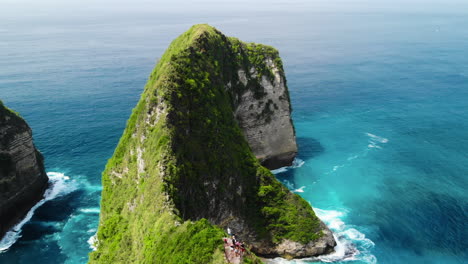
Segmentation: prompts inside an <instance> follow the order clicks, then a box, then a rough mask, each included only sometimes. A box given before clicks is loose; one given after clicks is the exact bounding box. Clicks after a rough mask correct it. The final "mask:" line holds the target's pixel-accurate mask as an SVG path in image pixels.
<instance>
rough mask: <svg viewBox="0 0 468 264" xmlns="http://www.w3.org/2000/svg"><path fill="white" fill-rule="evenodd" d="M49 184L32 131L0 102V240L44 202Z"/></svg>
mask: <svg viewBox="0 0 468 264" xmlns="http://www.w3.org/2000/svg"><path fill="white" fill-rule="evenodd" d="M47 182H48V178H47V175H46V173H45V170H44V164H43V157H42V155H41V153H39V151H38V150H37V149H36V148H35V146H34V144H33V139H32V132H31V128H30V127H29V126H28V125H27V124H26V122H25V121H24V120H23V119H22V118H21V117H20V116H19V115H17V114H16V113H15V112H13V111H12V110H10V109H8V108H6V107H5V106H4V105H3V103H2V102H1V101H0V238H1V237H2V236H3V235H4V234H5V233H6V232H7V231H8V229H10V228H11V227H13V226H14V225H15V224H16V223H18V222H19V221H20V219H22V218H23V217H24V216H25V215H26V213H27V212H28V211H29V209H30V208H31V207H32V206H34V204H35V203H37V202H38V201H39V200H41V199H42V197H43V194H44V191H45V190H46V188H47Z"/></svg>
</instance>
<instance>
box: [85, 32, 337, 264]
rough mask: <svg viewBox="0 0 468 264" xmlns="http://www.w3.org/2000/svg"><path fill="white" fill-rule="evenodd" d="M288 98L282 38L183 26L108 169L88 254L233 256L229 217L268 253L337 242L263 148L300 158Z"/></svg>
mask: <svg viewBox="0 0 468 264" xmlns="http://www.w3.org/2000/svg"><path fill="white" fill-rule="evenodd" d="M289 108H290V105H289V96H288V95H287V88H286V83H285V78H284V73H283V69H282V64H281V59H280V58H279V56H278V52H277V51H276V50H275V49H274V48H272V47H269V46H265V45H259V44H253V43H250V44H248V43H243V42H241V41H239V40H237V39H235V38H228V37H226V36H224V35H223V34H222V33H221V32H219V31H218V30H216V29H215V28H213V27H210V26H208V25H196V26H193V27H192V28H191V29H190V30H188V31H187V32H185V33H184V34H182V35H181V36H179V37H178V38H177V39H176V40H174V41H173V42H172V43H171V45H170V46H169V48H168V49H167V51H166V52H165V54H164V55H163V56H162V58H161V60H160V61H159V63H158V65H157V66H156V68H155V70H154V71H153V72H152V74H151V76H150V78H149V80H148V83H147V85H146V86H145V89H144V91H143V94H142V95H141V99H140V101H139V102H138V104H137V106H136V107H135V108H134V109H133V112H132V114H131V116H130V119H129V120H128V122H127V127H126V129H125V131H124V133H123V135H122V137H121V139H120V142H119V144H118V146H117V148H116V150H115V152H114V155H113V157H112V158H111V159H110V160H109V161H108V163H107V165H106V169H105V170H104V172H103V177H102V182H103V191H102V201H101V214H100V223H99V229H98V234H97V241H98V243H97V245H96V246H97V250H96V251H95V252H93V253H92V254H91V256H90V262H91V263H224V262H225V260H224V254H223V252H222V251H223V246H222V241H221V238H222V237H223V236H224V235H226V234H225V232H224V231H223V230H222V229H221V228H227V227H229V228H231V230H233V231H234V232H235V233H236V234H237V235H238V236H239V237H240V238H241V239H243V240H245V241H246V242H247V244H248V245H249V248H250V249H251V250H252V251H253V252H254V253H256V254H258V255H262V256H284V257H306V256H313V255H318V254H325V253H329V252H331V251H333V247H334V246H335V241H334V239H333V236H332V234H331V232H330V230H328V228H327V227H326V226H325V225H324V224H323V223H322V222H321V221H320V220H319V219H318V218H317V217H316V215H315V213H314V212H313V210H312V208H311V206H310V205H309V203H307V202H306V201H305V200H304V199H302V198H301V197H300V196H298V195H297V194H294V193H292V192H290V191H289V190H288V189H287V188H286V187H284V186H283V185H282V184H281V183H280V182H278V181H277V180H276V178H275V177H274V175H272V174H271V172H270V171H269V170H268V169H266V168H265V167H263V166H261V164H260V162H259V160H258V159H257V158H256V155H257V156H258V157H259V158H260V159H261V160H262V161H267V160H269V159H270V160H272V158H273V157H275V158H276V159H277V160H288V159H291V157H292V155H291V154H290V153H294V152H295V151H296V150H295V149H296V144H295V139H294V130H293V127H292V124H291V120H290V117H289ZM275 133H277V134H275ZM249 143H250V145H251V146H249ZM275 144H278V145H275ZM252 150H254V151H255V154H256V155H254V154H253V153H252ZM285 157H286V158H285ZM273 163H274V164H277V162H273ZM246 261H250V263H252V262H258V259H256V258H255V257H253V255H249V257H248V258H246Z"/></svg>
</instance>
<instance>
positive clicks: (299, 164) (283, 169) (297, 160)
mask: <svg viewBox="0 0 468 264" xmlns="http://www.w3.org/2000/svg"><path fill="white" fill-rule="evenodd" d="M304 164H305V161H303V160H301V159H300V158H295V159H294V160H293V162H292V165H291V166H288V167H281V168H279V169H276V170H272V171H271V172H272V173H273V174H279V173H283V172H286V171H288V170H289V169H295V168H300V167H302V165H304Z"/></svg>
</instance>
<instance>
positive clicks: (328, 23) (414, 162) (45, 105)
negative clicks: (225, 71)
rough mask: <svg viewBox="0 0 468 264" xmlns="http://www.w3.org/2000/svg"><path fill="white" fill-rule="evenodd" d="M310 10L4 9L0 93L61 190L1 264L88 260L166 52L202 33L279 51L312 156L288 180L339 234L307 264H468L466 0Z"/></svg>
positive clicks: (340, 4)
mask: <svg viewBox="0 0 468 264" xmlns="http://www.w3.org/2000/svg"><path fill="white" fill-rule="evenodd" d="M23 2H24V1H23ZM140 2H141V3H140ZM176 2H177V1H176ZM312 2H313V1H299V0H295V1H290V2H289V1H276V0H275V1H269V2H263V4H262V3H260V4H258V3H257V4H252V3H250V2H249V1H244V0H243V1H237V2H231V3H230V4H228V5H226V4H222V3H219V2H211V1H199V2H197V3H196V4H193V3H192V4H184V3H180V1H179V2H177V3H175V4H172V5H167V6H166V5H164V4H163V3H159V4H156V3H155V4H153V3H150V1H149V2H148V1H141V0H138V1H135V2H134V3H132V4H126V5H124V4H123V3H120V4H119V1H117V2H116V4H112V2H108V3H107V4H105V3H104V4H101V5H96V4H94V2H91V1H84V2H82V3H84V4H78V3H74V4H70V5H66V4H58V3H53V1H52V2H51V1H46V3H45V4H44V5H41V4H37V3H36V4H31V5H21V3H17V2H15V1H6V3H4V4H2V5H3V8H0V9H2V10H1V11H0V15H2V16H0V58H1V59H0V99H1V100H3V101H4V103H5V104H6V105H7V106H9V107H11V108H13V109H15V110H16V111H18V112H19V113H21V115H22V116H23V117H24V118H25V119H26V120H27V121H28V123H29V124H30V126H31V127H32V129H33V132H34V139H35V143H36V145H37V147H38V148H39V149H40V150H41V151H42V153H43V154H44V156H45V159H46V168H47V171H48V175H49V177H50V179H51V183H52V185H51V188H50V189H49V190H48V192H47V195H46V198H45V200H43V201H41V202H40V204H38V206H36V208H35V210H33V211H31V212H30V214H29V215H28V217H27V219H25V221H23V222H22V223H21V224H20V225H19V226H17V227H15V232H11V233H9V234H8V236H7V238H6V239H4V240H2V241H1V242H0V250H2V252H1V253H0V263H2V264H10V263H11V264H13V263H21V264H29V263H70V264H75V263H86V261H87V258H88V253H89V252H90V251H91V250H92V249H91V247H90V242H91V240H92V239H91V237H92V236H93V235H94V234H95V233H96V228H97V225H98V221H99V201H100V192H101V179H100V177H101V172H102V171H103V169H104V167H105V164H106V162H107V159H108V158H110V156H111V155H112V153H113V151H114V148H115V146H116V144H117V142H118V140H119V138H120V135H121V134H122V132H123V129H124V127H125V123H126V120H127V118H128V117H129V115H130V113H131V109H132V108H133V107H134V106H135V104H136V102H137V100H138V98H139V95H140V93H141V92H142V90H143V86H144V84H145V82H146V80H147V78H148V76H149V74H150V72H151V70H152V68H153V67H154V65H155V63H156V62H157V60H158V58H159V57H160V56H161V55H162V53H163V52H164V50H165V48H166V47H167V46H168V45H169V43H170V42H171V40H172V39H174V38H175V37H177V36H178V35H179V34H181V33H182V32H184V31H185V30H187V29H188V28H189V27H190V26H191V25H192V24H196V23H209V24H211V25H213V26H215V27H217V28H218V29H220V30H221V31H223V32H224V33H225V34H227V35H231V36H236V37H239V38H240V39H242V40H245V41H253V42H259V43H264V44H269V45H272V46H275V47H276V48H277V49H279V51H280V54H281V56H282V59H283V62H284V65H285V70H286V75H287V79H288V85H289V89H290V94H291V100H292V106H293V110H294V112H293V119H294V123H295V127H296V133H297V142H298V145H299V153H298V158H297V159H296V162H295V164H294V166H292V167H289V168H282V169H279V170H276V171H275V174H276V176H277V177H278V179H279V180H280V181H282V182H283V183H284V184H285V185H287V186H288V187H289V188H290V189H291V190H292V191H294V192H296V193H298V194H299V195H301V196H302V197H304V198H305V199H306V200H307V201H309V202H310V203H311V204H312V205H313V207H314V209H315V211H316V213H317V215H318V216H319V217H320V218H321V219H322V220H323V221H324V222H326V223H327V224H328V226H329V227H330V228H331V229H332V230H333V231H334V232H335V236H336V239H337V240H338V246H337V248H336V253H334V254H332V255H329V256H323V257H320V258H319V259H308V260H301V261H298V262H297V263H309V262H313V261H321V262H335V263H350V264H354V263H382V264H388V263H410V264H411V263H425V264H428V263H429V264H430V263H443V264H445V263H446V264H452V263H468V253H467V248H468V243H467V238H468V224H467V223H468V4H467V3H466V2H464V1H453V2H450V1H447V2H442V1H428V2H425V1H417V0H413V1H409V2H408V3H410V4H408V3H407V2H403V1H397V2H396V3H395V2H393V1H392V2H391V1H379V2H381V3H380V4H374V2H377V1H356V5H354V4H350V3H352V2H350V1H348V2H346V1H315V2H313V3H312ZM345 2H346V4H344V3H345ZM432 2H434V3H432ZM171 3H172V2H171ZM331 3H332V4H331ZM383 3H386V4H383ZM392 3H395V4H392ZM431 3H432V5H431ZM444 3H446V4H444ZM273 262H276V263H281V262H284V263H294V262H292V261H289V262H288V261H286V260H282V259H276V260H274V261H273Z"/></svg>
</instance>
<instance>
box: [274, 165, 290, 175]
mask: <svg viewBox="0 0 468 264" xmlns="http://www.w3.org/2000/svg"><path fill="white" fill-rule="evenodd" d="M287 171H288V169H287V167H282V168H279V169H276V170H272V171H271V172H272V173H273V174H279V173H283V172H287Z"/></svg>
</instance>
